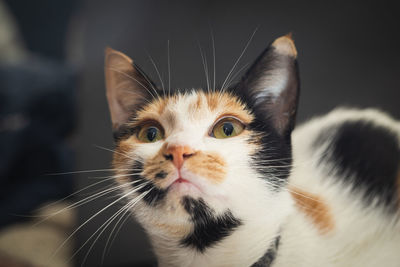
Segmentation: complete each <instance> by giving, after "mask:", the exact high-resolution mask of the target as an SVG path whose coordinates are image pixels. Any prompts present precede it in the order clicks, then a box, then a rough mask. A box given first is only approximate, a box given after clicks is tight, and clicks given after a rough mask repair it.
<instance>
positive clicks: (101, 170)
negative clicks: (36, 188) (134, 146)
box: [45, 169, 115, 176]
mask: <svg viewBox="0 0 400 267" xmlns="http://www.w3.org/2000/svg"><path fill="white" fill-rule="evenodd" d="M112 171H115V169H96V170H81V171H71V172H58V173H47V174H45V175H49V176H57V175H67V174H79V173H89V172H112Z"/></svg>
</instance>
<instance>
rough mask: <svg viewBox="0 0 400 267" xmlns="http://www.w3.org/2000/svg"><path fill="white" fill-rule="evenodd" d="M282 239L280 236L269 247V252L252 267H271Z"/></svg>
mask: <svg viewBox="0 0 400 267" xmlns="http://www.w3.org/2000/svg"><path fill="white" fill-rule="evenodd" d="M280 239H281V237H280V236H278V237H277V238H275V240H274V241H273V242H272V244H271V245H270V246H269V248H268V250H267V252H265V254H264V255H263V256H262V257H261V258H260V259H259V260H258V261H257V262H256V263H254V264H253V265H251V267H270V266H271V264H272V263H273V262H274V260H275V258H276V253H277V251H278V247H279V243H280Z"/></svg>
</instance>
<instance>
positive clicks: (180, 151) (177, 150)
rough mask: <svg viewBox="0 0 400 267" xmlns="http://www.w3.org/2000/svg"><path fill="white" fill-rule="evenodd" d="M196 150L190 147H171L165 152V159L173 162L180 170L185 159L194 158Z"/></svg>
mask: <svg viewBox="0 0 400 267" xmlns="http://www.w3.org/2000/svg"><path fill="white" fill-rule="evenodd" d="M194 152H195V151H194V150H193V149H192V148H190V147H188V146H169V147H168V148H167V149H166V150H165V151H164V157H165V158H166V159H168V160H172V163H173V164H174V165H175V167H176V168H177V169H178V170H179V169H180V168H181V167H182V165H183V162H184V160H185V159H187V158H189V157H191V156H193V154H194Z"/></svg>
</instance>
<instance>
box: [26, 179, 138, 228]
mask: <svg viewBox="0 0 400 267" xmlns="http://www.w3.org/2000/svg"><path fill="white" fill-rule="evenodd" d="M139 181H140V180H137V181H133V182H129V183H125V184H121V185H118V186H113V187H110V188H107V187H108V186H107V187H106V188H107V189H101V190H102V191H100V192H97V193H94V194H91V195H90V196H88V197H85V198H84V199H81V200H79V201H77V202H75V203H73V204H71V205H68V206H67V207H64V208H62V209H60V210H58V211H56V212H54V213H51V214H47V215H45V216H46V217H45V218H43V219H42V220H39V221H38V222H36V223H35V224H34V225H33V226H37V225H39V224H41V223H43V222H45V221H47V220H49V219H50V218H52V217H54V216H56V215H57V214H60V213H62V212H65V211H68V210H71V209H74V208H77V207H80V206H82V205H85V204H87V203H89V202H91V201H93V200H95V199H98V198H100V197H102V196H105V195H107V194H109V193H112V192H114V191H117V190H119V189H121V188H123V187H127V186H129V185H131V184H135V183H138V182H139Z"/></svg>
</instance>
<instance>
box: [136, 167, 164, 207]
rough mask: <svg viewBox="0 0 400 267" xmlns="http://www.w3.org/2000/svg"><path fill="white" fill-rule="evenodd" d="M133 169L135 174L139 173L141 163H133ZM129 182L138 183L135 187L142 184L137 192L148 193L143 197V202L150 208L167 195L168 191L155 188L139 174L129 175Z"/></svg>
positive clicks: (141, 168)
mask: <svg viewBox="0 0 400 267" xmlns="http://www.w3.org/2000/svg"><path fill="white" fill-rule="evenodd" d="M133 169H135V172H136V173H140V171H141V170H143V163H141V162H139V161H135V163H134V164H133ZM131 180H132V181H139V182H138V183H136V184H135V187H136V186H140V185H143V184H146V185H144V186H143V187H141V188H140V189H139V190H138V192H139V193H144V192H146V191H149V190H150V191H149V192H148V193H147V194H146V195H145V196H144V197H143V200H144V201H145V202H146V203H147V204H148V205H150V206H155V205H157V204H158V203H160V201H162V200H163V199H164V197H165V196H166V195H167V191H168V190H164V189H160V188H158V187H157V186H155V185H154V184H153V183H152V182H151V181H150V180H148V179H146V178H145V177H143V176H141V175H139V174H133V175H131Z"/></svg>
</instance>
